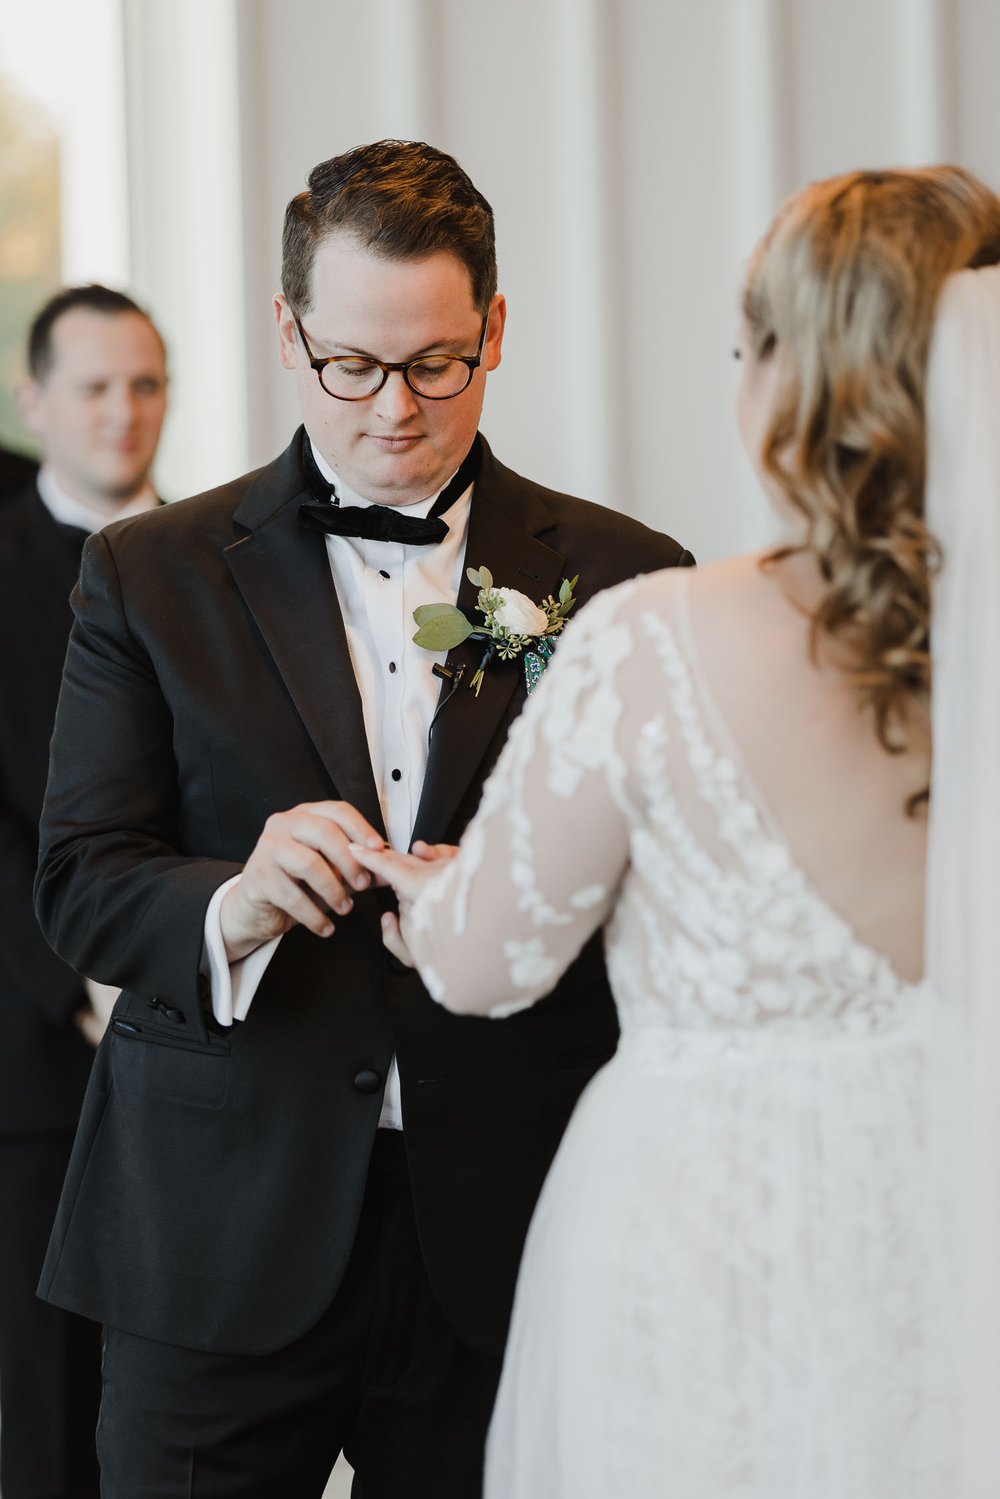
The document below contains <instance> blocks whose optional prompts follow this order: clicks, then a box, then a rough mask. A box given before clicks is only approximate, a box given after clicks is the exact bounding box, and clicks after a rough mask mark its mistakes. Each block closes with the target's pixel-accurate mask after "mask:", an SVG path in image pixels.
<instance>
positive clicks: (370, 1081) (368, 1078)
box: [354, 1068, 382, 1093]
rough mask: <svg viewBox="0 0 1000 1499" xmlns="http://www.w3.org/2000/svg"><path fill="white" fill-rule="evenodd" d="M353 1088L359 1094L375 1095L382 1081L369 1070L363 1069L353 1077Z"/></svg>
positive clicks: (375, 1073) (376, 1074)
mask: <svg viewBox="0 0 1000 1499" xmlns="http://www.w3.org/2000/svg"><path fill="white" fill-rule="evenodd" d="M354 1086H355V1087H356V1088H357V1090H358V1092H359V1093H377V1092H378V1090H379V1088H381V1086H382V1079H381V1078H380V1077H379V1075H378V1073H377V1072H372V1071H371V1070H370V1069H369V1068H365V1070H364V1071H363V1072H359V1073H358V1074H357V1076H356V1077H355V1079H354Z"/></svg>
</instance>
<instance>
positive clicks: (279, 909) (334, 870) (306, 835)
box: [219, 802, 384, 963]
mask: <svg viewBox="0 0 1000 1499" xmlns="http://www.w3.org/2000/svg"><path fill="white" fill-rule="evenodd" d="M350 843H356V844H361V845H367V846H374V847H377V848H383V847H384V840H383V839H382V837H381V835H380V834H379V833H377V832H376V830H375V829H374V828H373V827H372V825H371V823H369V822H368V821H367V820H366V819H365V818H364V817H362V815H361V813H360V812H359V811H358V810H357V809H356V808H355V807H352V806H351V805H350V803H348V802H304V803H303V804H302V805H301V806H298V807H292V809H291V810H290V811H288V812H276V813H274V815H273V816H271V817H269V818H268V819H267V822H266V823H265V824H264V831H263V832H262V833H261V835H260V837H259V838H258V840H257V845H256V847H255V848H254V851H253V853H252V854H251V855H250V857H249V859H248V860H247V862H246V864H245V866H244V869H243V873H242V874H241V876H240V878H239V881H238V882H237V884H235V885H234V886H233V887H232V889H230V890H229V891H228V892H227V893H226V896H225V898H224V899H223V902H222V908H221V910H220V913H219V919H220V924H221V927H222V937H223V940H224V942H225V944H226V955H227V957H228V958H229V961H230V962H231V963H235V962H236V961H237V960H238V959H240V958H245V957H246V956H247V954H248V953H251V952H253V950H254V948H256V947H259V946H260V945H261V943H262V942H268V941H270V939H271V938H272V937H280V936H281V935H282V934H283V933H284V932H287V931H288V930H289V929H290V928H291V927H293V926H304V927H308V929H309V931H311V932H315V933H316V935H317V936H318V937H329V936H330V934H331V932H332V931H333V922H332V921H331V920H330V913H331V912H333V913H334V914H336V915H338V916H346V915H347V914H348V912H349V911H350V909H351V906H352V904H353V902H352V900H351V892H352V891H353V890H366V889H367V888H368V886H369V885H370V884H371V875H370V874H369V873H368V871H367V870H365V869H362V867H361V865H360V864H359V863H358V861H357V860H356V859H355V858H354V856H353V854H352V853H351V851H350V849H349V847H348V845H349V844H350Z"/></svg>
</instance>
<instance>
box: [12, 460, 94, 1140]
mask: <svg viewBox="0 0 1000 1499" xmlns="http://www.w3.org/2000/svg"><path fill="white" fill-rule="evenodd" d="M84 536H85V533H84V532H83V531H77V530H75V528H71V527H69V526H62V525H59V523H58V522H57V521H55V520H53V518H52V516H51V515H50V514H49V511H48V510H47V509H46V508H45V506H44V505H43V503H42V501H41V500H40V498H39V496H38V490H37V489H36V487H35V484H34V481H31V482H30V483H28V484H27V485H26V486H24V487H22V488H21V489H20V490H18V491H16V492H15V493H14V494H13V495H11V496H10V498H6V497H5V499H4V503H3V504H0V641H2V642H3V646H2V649H0V913H2V923H0V924H2V930H0V1138H12V1137H14V1138H17V1137H24V1136H35V1137H38V1136H44V1135H51V1134H66V1133H68V1132H70V1131H72V1130H73V1129H74V1128H75V1126H76V1121H77V1119H78V1118H79V1114H80V1105H81V1102H82V1100H83V1093H84V1088H85V1087H86V1082H87V1075H88V1073H89V1071H90V1064H91V1060H92V1058H93V1051H92V1050H91V1048H90V1047H89V1046H88V1045H87V1043H86V1042H85V1041H84V1039H83V1037H82V1036H81V1034H80V1032H79V1031H78V1030H77V1028H76V1026H75V1025H74V1024H73V1020H72V1017H73V1012H74V1011H75V1010H76V1009H78V1008H79V1006H80V1005H82V1004H84V1003H85V1000H86V995H85V993H84V990H83V985H82V983H81V981H80V979H79V978H78V977H77V976H76V974H75V973H74V972H73V970H72V969H71V968H69V967H67V965H66V964H65V963H63V962H62V961H61V960H60V959H59V958H57V957H56V956H55V954H54V953H53V952H52V949H51V948H50V947H49V945H48V943H47V942H46V941H45V939H44V937H43V936H42V934H41V932H40V931H39V929H38V925H37V923H36V921H35V915H34V911H33V909H32V899H31V887H32V882H33V880H34V877H35V864H36V862H37V858H38V819H39V817H40V815H41V811H42V798H43V794H44V791H45V773H46V770H47V768H48V763H49V737H50V735H51V733H52V723H53V720H54V718H55V714H56V702H57V700H58V697H59V683H60V681H61V679H62V668H63V659H64V657H65V655H66V642H67V640H68V638H69V632H70V625H71V623H72V614H71V611H70V606H69V596H70V592H71V590H72V588H73V584H74V583H75V582H76V577H77V573H78V571H79V567H80V549H81V547H82V546H83V542H84Z"/></svg>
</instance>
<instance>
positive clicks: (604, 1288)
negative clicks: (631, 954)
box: [486, 1032, 953, 1499]
mask: <svg viewBox="0 0 1000 1499" xmlns="http://www.w3.org/2000/svg"><path fill="white" fill-rule="evenodd" d="M675 1034H676V1033H675ZM663 1040H664V1037H663V1036H662V1035H660V1036H657V1035H655V1034H648V1033H647V1034H644V1033H642V1032H639V1033H636V1034H634V1035H632V1036H631V1037H628V1038H626V1039H625V1040H623V1043H622V1047H621V1049H620V1050H619V1053H618V1055H617V1057H616V1058H615V1059H614V1061H612V1062H611V1063H610V1064H609V1065H608V1066H607V1067H606V1068H605V1069H604V1071H603V1072H602V1073H600V1074H599V1075H598V1077H597V1078H595V1079H594V1081H593V1082H592V1083H591V1085H590V1087H589V1088H588V1089H587V1091H586V1093H585V1094H584V1096H583V1098H582V1099H581V1101H580V1104H579V1105H578V1108H577V1111H576V1113H575V1115H574V1117H573V1120H572V1121H571V1124H570V1127H569V1130H568V1131H567V1134H566V1137H565V1139H564V1141H563V1144H562V1147H561V1149H560V1152H559V1154H558V1156H557V1158H556V1161H555V1163H554V1165H553V1168H552V1171H551V1173H550V1176H549V1178H548V1181H547V1183H546V1186H545V1189H544V1191H543V1194H542V1197H541V1199H540V1201H539V1204H538V1208H537V1210H536V1214H535V1218H534V1221H533V1224H532V1228H531V1232H530V1235H529V1238H528V1243H527V1246H526V1250H525V1257H524V1261H523V1264H522V1270H521V1278H520V1282H519V1286H518V1294H517V1302H516V1306H515V1312H514V1320H513V1326H512V1331H511V1338H510V1342H509V1345H508V1353H507V1358H506V1362H505V1367H504V1375H503V1380H502V1383H501V1387H500V1394H499V1397H498V1403H497V1408H496V1413H495V1416H494V1421H493V1426H492V1429H491V1435H490V1443H489V1449H488V1456H487V1484H486V1495H487V1499H616V1496H619V1495H621V1496H623V1499H624V1496H626V1495H627V1496H629V1499H654V1496H656V1499H660V1496H669V1499H721V1496H726V1499H729V1496H733V1499H736V1496H739V1499H948V1496H949V1491H950V1487H951V1478H950V1469H949V1459H948V1451H949V1442H950V1423H951V1417H952V1414H953V1412H952V1410H951V1403H950V1398H949V1390H950V1388H951V1386H952V1380H951V1377H950V1369H949V1360H948V1351H947V1343H946V1336H945V1334H946V1326H945V1323H944V1318H943V1316H942V1311H941V1309H942V1307H943V1306H944V1305H945V1304H946V1302H945V1297H946V1294H947V1290H948V1287H947V1284H946V1277H945V1275H944V1271H943V1267H942V1265H941V1264H940V1263H939V1262H938V1257H937V1254H936V1252H935V1251H933V1250H932V1248H931V1242H930V1241H931V1233H930V1231H929V1229H928V1216H927V1204H926V1200H925V1194H926V1180H925V1175H926V1173H925V1171H924V1165H923V1128H922V1109H923V1104H924V1082H923V1068H922V1065H921V1057H922V1050H921V1045H920V1043H919V1041H918V1040H916V1039H914V1038H912V1037H909V1038H899V1037H897V1038H882V1039H880V1040H878V1041H870V1042H866V1041H864V1040H853V1041H851V1040H849V1041H843V1042H841V1041H836V1042H831V1043H829V1044H823V1043H817V1044H816V1045H814V1046H811V1047H809V1046H806V1047H802V1046H794V1047H793V1046H787V1047H786V1046H783V1045H782V1044H780V1043H776V1042H771V1043H768V1042H766V1041H764V1040H763V1039H762V1038H760V1037H759V1036H758V1044H755V1045H754V1046H752V1047H750V1048H749V1049H747V1050H746V1051H739V1050H737V1051H735V1052H733V1053H728V1054H723V1052H722V1050H721V1048H720V1046H718V1045H715V1047H714V1052H715V1054H714V1056H713V1043H712V1041H711V1040H710V1039H706V1041H705V1043H704V1044H702V1045H695V1046H694V1047H692V1048H691V1049H690V1051H687V1052H685V1051H684V1049H683V1048H681V1053H680V1054H679V1055H674V1056H671V1054H670V1053H671V1050H672V1048H671V1046H670V1044H669V1039H668V1044H667V1045H666V1046H664V1045H661V1044H660V1043H661V1041H663Z"/></svg>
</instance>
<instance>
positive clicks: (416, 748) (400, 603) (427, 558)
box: [205, 446, 472, 1129]
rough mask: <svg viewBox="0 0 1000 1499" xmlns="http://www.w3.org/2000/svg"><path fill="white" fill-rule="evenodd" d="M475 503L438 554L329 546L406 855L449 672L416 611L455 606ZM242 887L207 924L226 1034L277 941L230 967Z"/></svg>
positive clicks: (385, 804) (386, 813) (387, 1104)
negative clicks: (419, 635)
mask: <svg viewBox="0 0 1000 1499" xmlns="http://www.w3.org/2000/svg"><path fill="white" fill-rule="evenodd" d="M313 456H314V458H315V460H316V465H317V467H318V468H319V470H320V473H321V474H322V475H323V477H324V478H325V479H326V480H327V481H328V482H329V483H331V484H332V485H333V486H334V487H335V489H336V491H337V495H338V498H339V500H340V503H341V504H342V505H345V506H346V505H358V506H361V507H365V508H367V506H368V505H370V504H372V503H373V502H372V501H371V500H366V499H365V498H364V497H363V496H362V495H359V494H356V493H355V492H354V491H353V490H351V489H350V488H348V486H347V485H345V484H343V483H342V482H341V481H340V479H339V478H338V477H337V475H336V474H335V473H334V471H333V470H332V469H331V467H330V465H329V464H328V463H327V462H326V459H325V458H324V457H323V455H322V454H321V453H319V452H318V451H317V449H316V447H315V446H313ZM448 482H449V483H450V482H451V480H450V479H449V481H448ZM444 487H445V486H443V485H442V488H444ZM440 493H441V490H437V491H436V492H435V493H434V494H432V495H429V496H428V497H427V498H426V499H424V500H418V501H417V502H416V503H414V504H412V505H406V506H400V507H399V509H400V512H401V513H403V514H406V515H410V516H415V517H419V518H420V519H423V518H424V517H425V516H426V515H427V514H428V513H429V511H430V509H431V507H432V506H433V504H434V502H435V500H436V499H437V497H438V495H439V494H440ZM471 499H472V485H471V484H470V485H469V486H468V488H467V489H466V490H465V492H464V493H463V494H461V495H459V497H458V498H457V499H456V500H455V501H454V503H453V504H452V505H451V506H450V507H449V508H448V510H447V511H446V512H445V514H444V516H443V517H442V519H444V520H445V521H446V522H447V525H448V535H447V536H446V537H445V538H444V540H443V541H441V542H439V543H438V544H437V545H435V546H408V545H406V544H405V543H403V542H392V541H368V540H366V539H365V538H363V537H357V536H330V535H328V536H327V537H326V550H327V557H328V558H329V562H330V571H331V573H332V575H333V582H334V587H335V588H336V590H337V598H338V600H339V603H340V609H341V613H342V615H343V619H344V628H345V630H346V632H347V644H348V649H349V651H350V654H351V662H352V665H353V667H354V675H355V679H356V681H357V684H358V691H359V693H360V695H361V705H362V709H363V712H364V723H365V737H366V738H367V741H368V754H369V757H370V759H371V765H372V772H373V774H374V777H375V786H376V789H377V791H378V796H379V804H380V806H381V808H382V816H383V818H384V820H385V826H386V832H387V834H388V837H389V843H390V844H391V846H392V847H393V848H397V849H403V850H406V849H408V848H409V846H410V838H411V836H412V833H413V824H414V821H415V820H416V815H417V808H418V806H419V804H420V794H421V791H422V790H423V783H424V772H425V770H426V766H427V744H428V735H429V732H430V726H431V719H432V718H433V716H434V710H435V708H436V707H437V703H438V697H439V694H440V687H441V683H440V680H439V678H437V677H436V676H435V675H434V673H433V667H434V664H435V662H442V663H443V662H444V660H445V657H446V655H447V652H445V651H442V652H440V653H435V652H431V651H426V650H424V649H423V648H422V647H420V646H416V645H414V644H413V640H412V636H413V634H414V631H415V629H416V626H415V624H414V621H413V611H414V609H416V608H418V607H419V606H420V605H421V604H438V603H450V604H454V603H455V602H456V600H457V598H458V590H459V585H460V583H461V581H462V569H463V567H464V565H465V543H466V537H467V534H468V521H469V505H470V503H471ZM238 879H239V876H238V875H237V876H236V880H238ZM236 880H228V881H227V882H226V884H225V885H223V886H221V887H220V888H219V889H218V890H217V891H216V892H215V895H214V896H213V898H212V901H211V903H210V905H209V908H208V911H207V913H206V917H205V952H206V958H207V960H208V970H209V979H210V983H211V992H212V1011H213V1013H214V1015H215V1017H216V1019H217V1020H219V1021H220V1022H221V1023H222V1024H223V1025H229V1024H231V1023H232V1022H233V1020H243V1019H245V1018H246V1015H247V1013H248V1011H249V1009H250V1004H251V1002H252V1000H253V996H254V994H255V992H256V989H257V986H258V984H259V983H260V980H261V978H262V977H263V974H264V971H265V969H266V968H267V965H268V963H269V962H270V961H271V958H272V957H273V955H274V952H275V950H276V949H277V946H278V943H279V941H280V940H281V939H280V937H279V938H274V939H273V940H272V941H270V942H266V943H263V944H262V945H261V946H260V947H258V948H257V949H255V951H254V952H252V953H251V954H250V955H249V957H246V958H243V959H242V960H241V961H240V962H238V963H233V964H231V965H230V964H227V963H226V958H225V944H224V943H223V940H222V930H221V926H220V922H219V911H220V908H221V906H222V901H223V898H224V896H225V894H226V892H227V891H228V890H229V889H230V888H231V887H232V886H233V885H234V884H235V883H236ZM342 919H346V920H350V917H347V918H342ZM379 1124H380V1125H381V1126H383V1127H388V1128H391V1129H400V1128H402V1113H401V1108H400V1095H399V1074H398V1072H397V1070H396V1062H395V1058H393V1061H392V1064H391V1067H390V1070H389V1076H388V1078H387V1079H386V1086H385V1094H384V1098H383V1103H382V1115H381V1118H380V1120H379Z"/></svg>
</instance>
